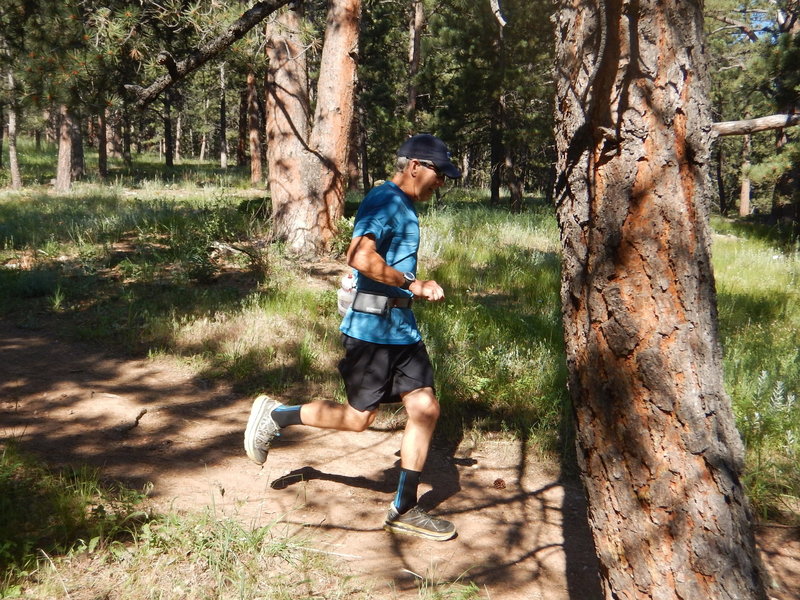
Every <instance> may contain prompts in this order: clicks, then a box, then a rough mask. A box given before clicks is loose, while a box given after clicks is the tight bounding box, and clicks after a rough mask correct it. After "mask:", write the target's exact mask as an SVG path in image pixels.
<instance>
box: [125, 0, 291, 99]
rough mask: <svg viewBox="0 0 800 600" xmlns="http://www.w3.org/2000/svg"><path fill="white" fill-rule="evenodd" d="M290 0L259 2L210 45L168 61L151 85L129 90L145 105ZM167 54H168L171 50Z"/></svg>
mask: <svg viewBox="0 0 800 600" xmlns="http://www.w3.org/2000/svg"><path fill="white" fill-rule="evenodd" d="M290 2H291V0H262V1H261V2H257V3H256V4H254V5H253V6H252V7H251V8H250V9H249V10H247V11H246V12H245V13H243V14H242V16H241V17H239V18H238V19H236V21H234V22H233V23H231V25H230V27H228V29H226V30H225V31H224V32H223V33H222V34H221V35H219V36H218V37H216V38H215V39H213V40H211V41H210V42H209V43H208V44H206V45H204V46H202V47H201V48H198V49H197V50H196V51H195V52H193V53H192V54H190V55H189V56H187V57H186V58H184V59H183V60H181V61H179V62H174V61H172V62H171V63H170V64H167V65H166V66H167V67H168V69H167V70H168V73H167V74H166V75H163V76H161V77H159V78H158V79H156V80H155V81H154V82H153V83H151V84H150V85H149V86H148V87H146V88H143V87H141V86H138V85H126V86H125V89H126V90H127V91H128V92H130V93H131V94H133V96H134V97H135V98H136V102H135V106H136V107H137V108H145V107H146V106H147V105H148V104H150V103H151V102H153V101H154V100H155V99H156V98H158V95H159V94H161V92H163V91H165V90H167V89H169V88H170V87H172V86H173V85H175V83H177V82H178V81H180V80H181V79H183V78H184V77H186V76H187V75H189V74H190V73H192V72H194V71H196V70H197V69H198V68H200V67H201V66H203V65H204V64H205V63H207V62H208V61H209V60H211V59H212V58H214V57H215V56H217V55H218V54H220V53H221V52H222V51H224V50H226V49H227V48H229V47H230V46H231V45H232V44H233V43H234V42H236V41H238V40H240V39H241V38H243V37H244V36H245V34H246V33H247V32H248V31H250V30H251V29H252V28H253V27H255V26H256V25H258V24H259V23H260V22H261V21H263V20H264V19H266V18H267V17H268V16H269V15H271V14H272V13H273V12H275V11H276V10H278V9H279V8H280V7H281V6H284V5H286V4H289V3H290ZM163 54H165V55H166V54H168V53H163ZM170 58H171V57H170ZM162 64H164V63H162Z"/></svg>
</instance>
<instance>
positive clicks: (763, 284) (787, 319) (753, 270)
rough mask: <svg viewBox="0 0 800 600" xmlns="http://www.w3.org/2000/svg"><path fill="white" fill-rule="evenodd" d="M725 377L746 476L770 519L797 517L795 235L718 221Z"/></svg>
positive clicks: (798, 261)
mask: <svg viewBox="0 0 800 600" xmlns="http://www.w3.org/2000/svg"><path fill="white" fill-rule="evenodd" d="M714 226H715V227H716V228H717V230H719V231H724V232H727V233H725V234H724V235H721V236H718V237H717V238H716V240H715V243H714V268H715V273H716V278H717V292H718V304H719V320H720V331H721V337H722V340H723V346H724V361H725V382H726V387H727V390H728V393H729V394H730V396H731V398H732V401H733V406H734V411H735V413H736V418H737V425H738V427H739V431H740V432H741V434H742V438H743V440H744V442H745V446H746V449H747V468H746V474H745V481H746V484H747V487H748V490H749V494H750V497H751V501H752V502H753V504H754V505H755V506H756V508H757V510H758V511H759V512H760V513H761V514H762V515H764V516H765V517H771V518H788V519H790V520H796V519H797V518H798V517H797V514H796V511H797V509H798V504H797V499H798V497H800V472H798V470H797V463H798V458H800V411H799V410H798V408H800V406H798V404H797V402H796V396H797V394H798V391H799V390H800V347H798V344H797V340H798V338H800V254H798V252H797V251H796V250H795V249H794V243H793V242H792V241H791V239H787V238H786V237H781V236H779V235H777V234H775V232H772V233H771V234H770V232H768V231H765V230H764V228H762V227H760V226H754V230H755V231H754V232H752V233H750V232H749V230H748V228H747V224H738V225H737V228H736V229H735V230H733V231H734V232H735V234H733V235H732V234H731V233H730V232H731V231H732V229H731V228H730V225H729V224H728V223H727V222H725V221H722V220H721V219H715V221H714Z"/></svg>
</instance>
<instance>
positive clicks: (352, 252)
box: [347, 233, 444, 302]
mask: <svg viewBox="0 0 800 600" xmlns="http://www.w3.org/2000/svg"><path fill="white" fill-rule="evenodd" d="M347 264H348V265H349V266H350V267H352V268H354V269H356V270H357V271H358V272H359V273H361V274H362V275H364V276H365V277H369V278H370V279H372V280H374V281H377V282H379V283H385V284H386V285H395V286H401V285H403V282H404V281H405V277H403V272H402V271H398V270H397V269H395V268H394V267H390V266H389V265H387V264H386V261H385V260H383V257H382V256H381V255H380V254H378V247H377V245H376V244H375V236H374V235H372V234H371V233H368V234H367V235H362V236H359V237H356V238H353V241H351V242H350V247H349V248H348V249H347ZM408 289H409V291H410V292H411V293H412V294H414V296H417V297H419V298H424V299H425V300H430V301H432V302H436V301H438V300H444V290H443V289H442V287H441V286H440V285H439V284H438V283H436V282H435V281H433V280H427V281H424V280H419V279H417V280H416V281H414V282H412V283H411V285H410V286H409V288H408Z"/></svg>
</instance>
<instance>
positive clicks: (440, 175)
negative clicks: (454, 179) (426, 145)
mask: <svg viewBox="0 0 800 600" xmlns="http://www.w3.org/2000/svg"><path fill="white" fill-rule="evenodd" d="M416 161H417V162H418V163H419V164H421V165H422V166H423V167H427V168H428V169H431V170H433V172H434V173H436V177H438V178H439V179H444V173H442V172H441V171H440V170H439V167H437V166H436V165H435V164H433V163H432V162H430V161H427V160H419V159H416Z"/></svg>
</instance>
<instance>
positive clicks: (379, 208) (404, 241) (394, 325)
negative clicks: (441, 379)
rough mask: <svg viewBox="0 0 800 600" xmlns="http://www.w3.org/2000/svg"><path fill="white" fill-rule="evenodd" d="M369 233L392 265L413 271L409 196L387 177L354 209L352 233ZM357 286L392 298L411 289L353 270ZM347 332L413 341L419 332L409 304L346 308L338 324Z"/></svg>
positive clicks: (380, 340) (414, 228)
mask: <svg viewBox="0 0 800 600" xmlns="http://www.w3.org/2000/svg"><path fill="white" fill-rule="evenodd" d="M370 233H371V234H372V235H373V236H375V244H376V247H377V250H378V254H380V255H381V256H382V257H383V258H384V260H385V261H386V264H388V265H389V266H391V267H394V268H395V269H397V270H398V271H402V272H404V273H405V272H407V271H408V272H411V273H414V274H415V275H416V272H417V251H418V250H419V219H418V217H417V211H416V209H415V208H414V204H413V202H411V199H410V198H409V197H408V196H406V194H405V193H404V192H403V190H401V189H400V188H399V187H398V186H397V185H396V184H394V183H392V182H391V181H387V182H386V183H384V184H383V185H381V186H378V187H376V188H373V189H372V190H371V191H370V192H369V193H368V194H367V195H366V196H365V197H364V199H363V200H362V201H361V204H360V205H359V207H358V212H357V213H356V218H355V225H354V227H353V238H357V237H360V236H362V235H367V234H370ZM356 288H357V289H358V290H359V291H363V292H370V293H377V294H382V295H384V296H389V297H392V298H398V297H407V296H408V297H410V296H411V295H412V294H411V292H409V291H407V290H404V289H402V288H399V287H396V286H392V285H386V284H384V283H379V282H377V281H375V280H374V279H370V278H369V277H366V276H364V275H362V274H361V273H357V274H356ZM339 329H340V330H341V332H342V333H344V334H346V335H349V336H350V337H354V338H357V339H359V340H364V341H365V342H372V343H375V344H415V343H417V342H418V341H420V339H422V336H421V335H420V333H419V329H418V328H417V321H416V319H415V318H414V312H413V311H412V310H411V309H410V308H392V309H390V310H389V314H388V315H387V316H385V317H384V316H381V315H372V314H367V313H362V312H357V311H354V310H353V309H352V307H351V308H349V309H348V310H347V313H346V314H345V316H344V319H343V320H342V325H341V327H340V328H339Z"/></svg>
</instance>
